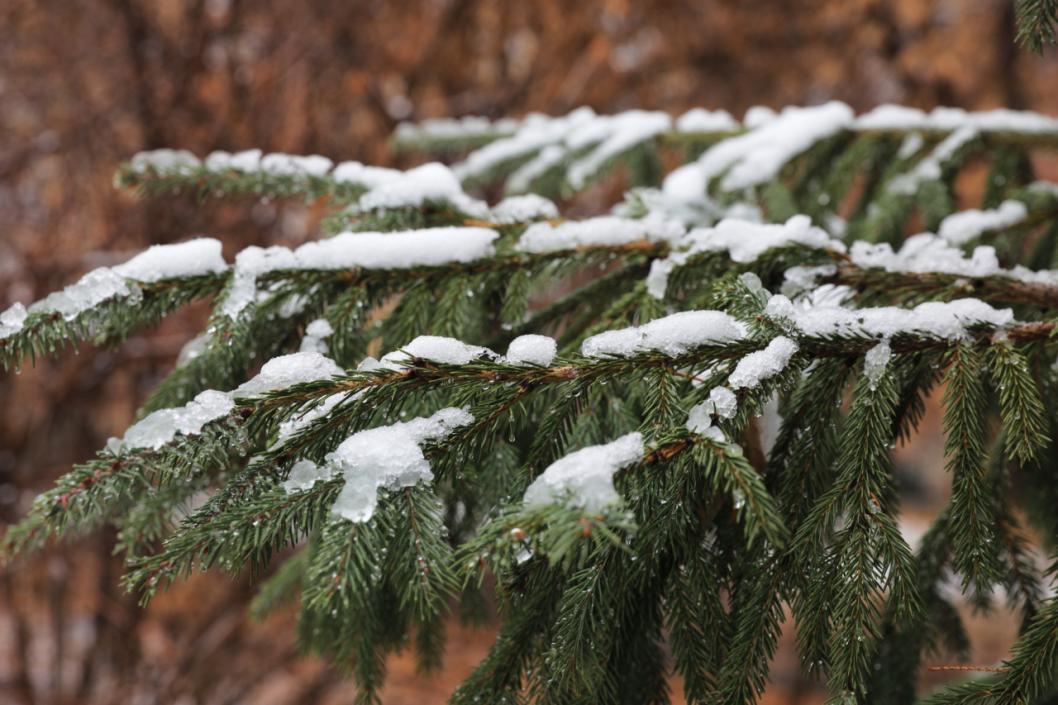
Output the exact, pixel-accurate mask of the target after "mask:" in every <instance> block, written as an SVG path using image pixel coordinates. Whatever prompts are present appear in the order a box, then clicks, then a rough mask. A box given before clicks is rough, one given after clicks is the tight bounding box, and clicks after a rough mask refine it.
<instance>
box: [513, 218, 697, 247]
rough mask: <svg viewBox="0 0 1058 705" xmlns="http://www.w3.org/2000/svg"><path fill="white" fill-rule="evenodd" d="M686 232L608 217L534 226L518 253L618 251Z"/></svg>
mask: <svg viewBox="0 0 1058 705" xmlns="http://www.w3.org/2000/svg"><path fill="white" fill-rule="evenodd" d="M684 232H685V229H684V227H683V226H682V225H681V224H680V223H677V222H676V221H673V220H662V219H655V218H640V219H637V218H621V217H618V216H613V215H605V216H599V217H597V218H588V219H587V220H570V221H566V222H564V223H560V224H558V225H552V224H551V223H533V224H532V225H530V226H529V227H528V228H526V230H525V232H524V233H523V234H522V236H521V238H520V239H519V240H518V245H517V249H518V250H519V251H520V252H532V253H544V252H557V251H560V250H575V249H578V248H582V247H617V246H620V245H627V244H630V243H633V242H638V241H640V240H648V241H650V242H663V241H664V242H672V241H674V240H676V239H677V238H679V237H681V236H682V235H683V234H684Z"/></svg>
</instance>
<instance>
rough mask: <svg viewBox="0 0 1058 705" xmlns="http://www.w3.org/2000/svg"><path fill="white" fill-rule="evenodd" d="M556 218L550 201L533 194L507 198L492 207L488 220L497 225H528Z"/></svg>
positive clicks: (556, 215) (556, 208) (556, 213)
mask: <svg viewBox="0 0 1058 705" xmlns="http://www.w3.org/2000/svg"><path fill="white" fill-rule="evenodd" d="M557 217H558V207H556V206H555V204H554V203H553V202H552V201H551V200H549V199H547V198H544V197H543V196H538V195H536V194H535V193H527V194H525V195H523V196H508V197H507V198H505V199H503V200H502V201H500V202H499V203H497V204H496V205H495V206H493V207H492V210H491V211H490V213H489V220H490V221H491V222H493V223H496V224H497V225H512V224H515V223H529V222H532V221H534V220H550V219H553V218H557Z"/></svg>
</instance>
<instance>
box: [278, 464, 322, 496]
mask: <svg viewBox="0 0 1058 705" xmlns="http://www.w3.org/2000/svg"><path fill="white" fill-rule="evenodd" d="M332 477H334V468H333V467H331V466H330V465H326V464H325V465H322V466H320V465H317V464H316V463H314V462H312V461H311V460H305V459H302V460H299V461H297V462H296V463H294V464H293V465H292V466H291V467H290V473H289V474H288V475H287V479H286V480H284V481H283V482H281V483H280V487H282V488H283V491H284V492H286V493H287V494H293V493H294V492H304V491H305V490H311V489H312V487H313V485H315V484H316V483H317V482H321V481H327V480H330V479H331V478H332Z"/></svg>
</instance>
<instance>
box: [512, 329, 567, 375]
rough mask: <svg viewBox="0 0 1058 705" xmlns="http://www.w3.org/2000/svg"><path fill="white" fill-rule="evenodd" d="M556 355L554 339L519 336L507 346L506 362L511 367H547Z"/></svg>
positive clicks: (556, 347) (538, 336)
mask: <svg viewBox="0 0 1058 705" xmlns="http://www.w3.org/2000/svg"><path fill="white" fill-rule="evenodd" d="M557 353H558V344H557V343H556V342H555V339H554V338H549V337H548V336H546V335H521V336H518V337H517V338H515V339H514V340H512V341H511V343H510V345H508V346H507V356H506V360H507V362H509V363H511V364H512V365H524V364H529V365H539V366H540V367H547V366H548V365H550V364H551V362H552V361H553V360H554V359H555V355H556V354H557Z"/></svg>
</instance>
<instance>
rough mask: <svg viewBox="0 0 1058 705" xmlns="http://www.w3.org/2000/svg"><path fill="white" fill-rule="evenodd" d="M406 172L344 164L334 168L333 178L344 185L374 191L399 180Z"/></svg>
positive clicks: (353, 163) (381, 167)
mask: <svg viewBox="0 0 1058 705" xmlns="http://www.w3.org/2000/svg"><path fill="white" fill-rule="evenodd" d="M403 173H404V172H402V171H401V170H400V169H389V168H387V167H383V166H370V165H368V164H361V163H360V162H342V163H340V164H339V165H338V166H336V167H334V171H332V172H331V178H332V179H334V180H335V181H337V182H338V183H342V184H356V185H357V186H362V187H363V188H366V189H373V188H377V187H378V186H381V185H382V184H388V183H390V182H391V181H396V180H397V179H399V178H400V177H401V176H402V175H403Z"/></svg>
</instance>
